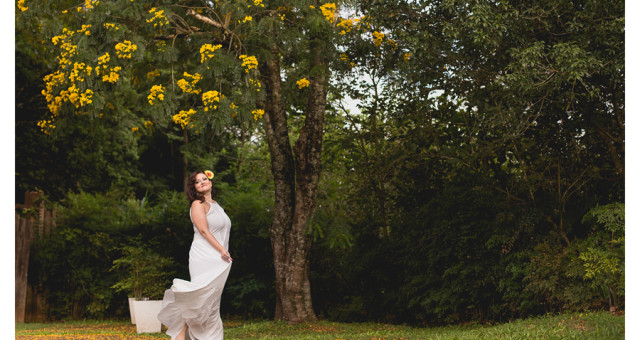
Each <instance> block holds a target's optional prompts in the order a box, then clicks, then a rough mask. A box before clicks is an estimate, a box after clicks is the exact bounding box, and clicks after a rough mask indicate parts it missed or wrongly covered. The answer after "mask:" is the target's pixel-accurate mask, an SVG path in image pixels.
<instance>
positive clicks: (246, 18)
mask: <svg viewBox="0 0 640 340" xmlns="http://www.w3.org/2000/svg"><path fill="white" fill-rule="evenodd" d="M251 20H253V18H252V17H251V16H250V15H247V16H246V17H244V19H242V23H245V22H247V21H251ZM238 22H240V20H238Z"/></svg>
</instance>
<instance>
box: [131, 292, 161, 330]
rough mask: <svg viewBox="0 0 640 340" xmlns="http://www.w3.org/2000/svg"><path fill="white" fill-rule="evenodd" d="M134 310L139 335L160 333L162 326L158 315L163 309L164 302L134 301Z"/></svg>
mask: <svg viewBox="0 0 640 340" xmlns="http://www.w3.org/2000/svg"><path fill="white" fill-rule="evenodd" d="M133 309H134V314H135V319H136V331H137V332H138V333H160V330H161V329H162V324H161V323H160V320H158V313H160V309H162V300H140V301H137V300H134V301H133Z"/></svg>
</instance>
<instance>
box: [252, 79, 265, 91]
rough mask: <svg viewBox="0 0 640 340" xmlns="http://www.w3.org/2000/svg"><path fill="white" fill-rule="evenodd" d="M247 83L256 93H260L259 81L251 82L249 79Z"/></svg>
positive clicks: (260, 85)
mask: <svg viewBox="0 0 640 340" xmlns="http://www.w3.org/2000/svg"><path fill="white" fill-rule="evenodd" d="M249 83H250V84H251V86H253V87H255V88H256V92H260V88H261V87H262V84H260V81H259V80H253V79H251V78H250V79H249Z"/></svg>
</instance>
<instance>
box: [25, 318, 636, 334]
mask: <svg viewBox="0 0 640 340" xmlns="http://www.w3.org/2000/svg"><path fill="white" fill-rule="evenodd" d="M624 320H625V318H624V316H614V315H611V314H610V313H607V312H597V313H582V314H581V313H574V314H562V315H556V316H545V317H533V318H529V319H524V320H518V321H514V322H510V323H505V324H499V325H470V326H469V325H468V326H446V327H430V328H415V327H408V326H398V325H389V324H377V323H338V322H329V321H318V322H314V323H304V324H300V325H295V326H290V325H287V324H286V323H282V322H273V321H225V339H542V338H543V339H607V340H608V339H624ZM15 338H16V339H21V340H22V339H23V340H27V339H101V340H103V339H159V338H160V339H168V338H169V337H168V336H166V335H164V334H140V335H139V334H136V329H135V325H131V324H129V323H126V322H115V321H72V322H65V323H24V324H16V337H15Z"/></svg>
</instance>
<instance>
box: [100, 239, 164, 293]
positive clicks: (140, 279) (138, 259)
mask: <svg viewBox="0 0 640 340" xmlns="http://www.w3.org/2000/svg"><path fill="white" fill-rule="evenodd" d="M121 251H122V256H121V257H119V258H117V259H115V260H113V267H111V270H114V271H119V272H120V275H121V279H120V280H119V281H118V282H116V284H114V285H113V286H112V287H111V288H114V289H115V290H116V291H118V292H121V291H124V292H126V293H128V294H131V295H133V297H135V298H136V300H141V299H142V298H149V299H152V300H157V299H161V298H162V296H163V295H164V291H165V290H166V289H167V282H169V280H170V278H171V277H173V276H172V274H173V273H170V272H167V271H166V269H165V268H166V267H168V266H169V265H171V262H172V261H171V260H170V259H169V258H166V257H163V256H160V255H158V254H156V253H154V252H153V251H151V250H149V249H145V248H143V247H141V246H125V247H123V248H122V249H121Z"/></svg>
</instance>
